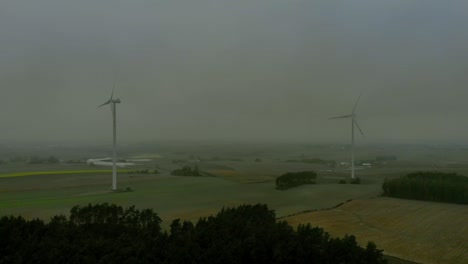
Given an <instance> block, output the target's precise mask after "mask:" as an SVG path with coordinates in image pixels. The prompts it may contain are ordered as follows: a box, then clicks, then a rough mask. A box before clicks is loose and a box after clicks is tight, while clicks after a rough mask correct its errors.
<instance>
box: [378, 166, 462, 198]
mask: <svg viewBox="0 0 468 264" xmlns="http://www.w3.org/2000/svg"><path fill="white" fill-rule="evenodd" d="M382 189H383V191H384V195H386V196H390V197H396V198H405V199H415V200H425V201H436V202H449V203H459V204H468V177H466V176H463V175H458V174H456V173H443V172H415V173H410V174H408V175H406V176H403V177H400V178H396V179H386V180H385V182H384V183H383V185H382Z"/></svg>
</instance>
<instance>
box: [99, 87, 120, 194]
mask: <svg viewBox="0 0 468 264" xmlns="http://www.w3.org/2000/svg"><path fill="white" fill-rule="evenodd" d="M114 88H115V85H114ZM114 88H112V93H111V97H110V99H109V100H108V101H107V102H105V103H103V104H102V105H100V106H98V108H99V107H102V106H104V105H108V104H110V105H111V112H112V121H113V122H112V123H113V140H112V190H113V191H116V190H117V104H120V99H114Z"/></svg>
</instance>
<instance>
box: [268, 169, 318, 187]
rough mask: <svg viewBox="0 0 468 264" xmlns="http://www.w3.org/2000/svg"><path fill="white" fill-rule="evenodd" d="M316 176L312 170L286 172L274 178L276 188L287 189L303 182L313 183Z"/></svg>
mask: <svg viewBox="0 0 468 264" xmlns="http://www.w3.org/2000/svg"><path fill="white" fill-rule="evenodd" d="M316 178H317V174H316V173H315V172H314V171H301V172H288V173H286V174H283V175H281V176H279V177H278V178H276V189H277V190H287V189H289V188H292V187H296V186H300V185H303V184H315V183H316Z"/></svg>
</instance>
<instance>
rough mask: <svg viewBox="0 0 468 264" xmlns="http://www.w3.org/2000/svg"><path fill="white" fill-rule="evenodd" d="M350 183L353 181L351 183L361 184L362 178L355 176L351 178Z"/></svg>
mask: <svg viewBox="0 0 468 264" xmlns="http://www.w3.org/2000/svg"><path fill="white" fill-rule="evenodd" d="M349 183H351V184H361V178H359V177H356V178H354V179H351V180H350V181H349Z"/></svg>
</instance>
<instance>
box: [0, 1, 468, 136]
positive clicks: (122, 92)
mask: <svg viewBox="0 0 468 264" xmlns="http://www.w3.org/2000/svg"><path fill="white" fill-rule="evenodd" d="M466 25H468V2H466V1H457V0H452V1H436V0H426V1H422V0H415V1H407V0H395V1H375V0H355V1H335V0H333V1H330V0H326V1H325V0H324V1H304V0H292V1H284V0H268V1H267V0H258V1H252V0H240V1H229V0H216V1H214V0H212V1H208V0H200V1H189V0H187V1H178V0H171V1H150V0H134V1H124V0H120V1H115V0H114V1H110V0H100V1H95V0H92V1H91V0H83V1H72V0H68V1H67V0H36V1H25V0H2V1H1V2H0V38H1V43H2V44H1V45H0V91H1V96H0V120H1V129H0V140H3V141H8V140H30V141H41V140H61V141H63V140H70V141H75V140H76V141H91V142H94V141H100V140H110V138H111V114H110V110H109V109H108V107H106V108H105V109H97V108H96V106H97V105H99V104H101V103H103V102H104V101H106V100H107V99H108V97H109V96H110V92H111V90H112V85H113V83H114V81H115V82H116V84H117V85H116V90H115V95H116V97H119V98H121V100H122V104H120V105H118V109H117V113H118V136H119V140H122V141H143V140H166V139H171V140H175V139H181V140H211V139H213V140H281V141H309V142H320V141H338V142H347V141H348V140H349V129H350V123H349V121H345V120H330V121H329V120H327V118H329V117H333V116H337V115H344V114H348V113H350V111H351V109H352V106H353V104H354V101H355V100H356V98H357V97H358V95H359V93H360V92H361V91H364V94H363V97H362V100H361V103H360V105H359V107H358V110H357V111H358V112H357V113H358V119H359V122H360V125H361V127H362V128H363V130H364V132H365V133H366V138H361V139H359V140H360V141H366V142H377V141H392V142H393V141H397V142H398V141H402V142H411V141H437V142H456V141H459V142H464V143H468V140H467V139H468V136H467V135H468V118H467V117H468V116H467V115H468V111H467V110H466V102H467V100H468V99H467V98H468V89H467V87H468V86H467V84H468V74H467V69H468V48H467V47H468V45H467V44H468V31H467V30H466Z"/></svg>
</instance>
